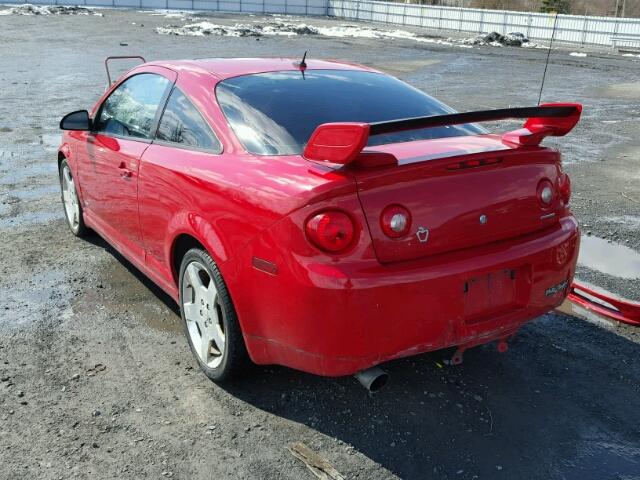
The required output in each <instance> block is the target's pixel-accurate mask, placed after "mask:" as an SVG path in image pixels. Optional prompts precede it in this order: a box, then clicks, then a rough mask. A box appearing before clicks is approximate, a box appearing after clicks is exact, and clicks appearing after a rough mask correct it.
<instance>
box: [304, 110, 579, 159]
mask: <svg viewBox="0 0 640 480" xmlns="http://www.w3.org/2000/svg"><path fill="white" fill-rule="evenodd" d="M581 114H582V105H580V104H578V103H550V104H545V105H540V106H538V107H523V108H503V109H499V110H481V111H477V112H466V113H451V114H447V115H435V116H430V117H414V118H404V119H400V120H391V121H387V122H375V123H355V122H345V123H325V124H322V125H320V126H319V127H318V128H316V129H315V131H314V132H313V134H312V135H311V138H310V139H309V142H308V143H307V146H306V147H305V149H304V154H303V155H304V157H305V158H307V159H309V160H315V161H321V162H329V163H336V164H341V165H346V164H348V163H351V162H353V161H354V160H355V159H356V158H358V156H359V155H360V153H361V152H362V150H363V149H364V147H365V146H366V145H367V143H368V141H369V137H371V136H375V135H383V134H386V133H395V132H402V131H406V130H418V129H422V128H434V127H443V126H449V125H464V124H467V123H477V122H492V121H498V120H509V119H523V118H526V119H527V121H526V122H525V124H524V126H523V128H521V129H519V130H514V131H511V132H507V133H505V134H503V135H502V140H503V142H505V143H509V144H513V145H522V146H535V145H540V142H542V140H543V139H544V138H545V137H548V136H554V137H561V136H564V135H566V134H567V133H569V132H570V131H571V130H572V129H573V127H575V126H576V124H577V123H578V121H579V120H580V115H581Z"/></svg>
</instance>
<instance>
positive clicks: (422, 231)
mask: <svg viewBox="0 0 640 480" xmlns="http://www.w3.org/2000/svg"><path fill="white" fill-rule="evenodd" d="M416 237H418V240H419V241H420V243H427V240H429V229H428V228H424V227H420V228H419V229H418V231H417V232H416Z"/></svg>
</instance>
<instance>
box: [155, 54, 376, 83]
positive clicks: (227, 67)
mask: <svg viewBox="0 0 640 480" xmlns="http://www.w3.org/2000/svg"><path fill="white" fill-rule="evenodd" d="M300 60H301V58H203V59H196V60H165V61H156V62H149V63H146V64H145V66H151V65H155V66H159V67H165V68H169V69H171V70H175V71H177V72H188V73H196V74H197V73H203V72H208V73H210V74H212V75H214V76H216V77H218V78H219V79H221V80H223V79H225V78H230V77H237V76H240V75H249V74H253V73H264V72H277V71H286V70H291V71H295V70H300V66H299V63H300ZM305 62H306V64H307V68H306V70H307V71H309V70H359V71H370V72H377V70H375V69H373V68H369V67H365V66H363V65H357V64H354V63H347V62H341V61H334V60H312V59H307V60H305Z"/></svg>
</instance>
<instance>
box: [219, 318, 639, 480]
mask: <svg viewBox="0 0 640 480" xmlns="http://www.w3.org/2000/svg"><path fill="white" fill-rule="evenodd" d="M637 353H638V346H637V344H635V343H633V342H631V341H629V340H627V339H625V338H624V337H621V336H619V335H616V334H615V333H613V332H611V331H608V330H605V329H602V328H600V327H598V326H595V325H592V324H589V323H586V322H584V321H582V320H580V319H576V318H573V317H567V316H565V315H562V314H548V315H546V316H544V317H541V318H540V319H538V320H537V321H536V322H535V323H532V324H529V325H527V326H525V327H524V328H523V329H522V332H521V334H520V335H519V336H518V337H516V339H515V340H514V341H513V342H512V345H511V348H510V350H509V351H508V352H507V353H505V354H499V353H498V352H497V351H496V348H495V346H492V345H486V346H482V347H477V348H474V349H471V350H468V351H467V352H466V353H465V359H464V363H463V364H462V365H460V366H448V365H446V364H445V363H444V360H446V359H447V357H449V358H450V356H451V354H452V351H440V352H434V353H430V354H426V355H421V356H419V357H413V358H408V359H403V360H398V361H395V362H391V363H389V364H386V365H385V366H384V368H385V370H387V371H388V372H389V374H390V381H389V383H388V385H387V386H386V387H384V388H383V389H382V390H381V391H379V392H378V393H375V394H370V393H368V392H367V391H366V390H365V389H364V388H362V387H361V386H360V385H359V384H358V383H357V382H356V380H355V379H353V378H350V377H346V378H338V379H327V378H321V377H316V376H313V375H307V374H303V373H299V372H295V371H293V370H290V369H286V368H280V367H265V368H259V367H256V368H254V369H253V370H252V371H251V372H250V373H249V378H243V379H242V382H241V383H240V382H239V383H233V384H225V385H223V388H225V389H226V390H227V391H228V392H229V393H231V394H232V395H234V396H236V397H238V398H240V399H242V400H244V401H245V402H247V403H249V404H251V405H253V406H255V407H257V408H260V409H262V410H264V411H266V412H269V413H272V414H274V415H278V416H281V417H284V418H287V419H289V420H293V421H295V422H299V423H302V424H305V425H308V426H309V427H311V428H313V429H314V430H317V431H318V432H321V433H323V434H325V435H327V436H329V437H333V438H336V439H338V440H340V441H342V442H344V443H345V444H347V446H345V452H346V454H348V453H353V452H354V451H357V452H360V453H362V454H363V455H365V456H367V457H369V458H370V459H371V460H373V461H374V462H376V463H378V464H379V465H380V466H381V467H384V468H385V469H387V470H388V471H389V472H391V473H393V474H395V475H397V476H398V477H400V478H402V479H425V478H495V477H502V478H527V479H532V478H540V479H548V478H563V479H585V478H593V479H601V478H627V477H626V476H629V478H637V474H638V472H640V448H638V445H640V430H639V429H638V425H640V409H638V408H637V407H638V405H640V402H639V400H638V399H639V396H638V393H639V392H638V385H639V379H640V375H639V373H640V368H639V367H638V364H637V362H635V359H636V358H637ZM247 385H251V388H247ZM632 405H635V407H632ZM295 440H303V441H304V439H292V441H295ZM341 473H343V474H346V473H351V474H352V475H353V474H354V472H341ZM625 475H626V476H625ZM365 477H366V476H365Z"/></svg>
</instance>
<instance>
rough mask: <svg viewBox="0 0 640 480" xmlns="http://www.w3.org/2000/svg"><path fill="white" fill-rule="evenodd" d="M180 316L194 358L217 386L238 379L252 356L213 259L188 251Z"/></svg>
mask: <svg viewBox="0 0 640 480" xmlns="http://www.w3.org/2000/svg"><path fill="white" fill-rule="evenodd" d="M179 278H180V314H181V316H182V321H183V325H184V330H185V334H186V336H187V340H188V342H189V347H190V348H191V352H192V353H193V356H194V357H195V358H196V360H197V361H198V364H199V365H200V369H201V370H202V371H203V372H204V373H205V375H206V376H207V377H209V378H210V379H211V380H213V381H214V382H222V381H225V380H229V379H231V378H233V377H237V376H238V374H239V373H240V372H241V371H242V369H243V368H244V367H245V366H246V365H247V364H248V363H249V356H248V354H247V349H246V347H245V344H244V338H243V337H242V330H241V329H240V324H239V323H238V316H237V314H236V310H235V308H234V306H233V303H232V301H231V297H230V296H229V291H228V290H227V287H226V285H225V283H224V280H223V279H222V275H221V274H220V271H219V270H218V267H217V266H216V264H215V262H214V261H213V260H212V259H211V256H209V254H208V253H207V252H205V251H204V250H202V249H200V248H192V249H191V250H189V251H188V252H187V253H186V254H185V256H184V258H183V259H182V263H181V265H180V277H179Z"/></svg>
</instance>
